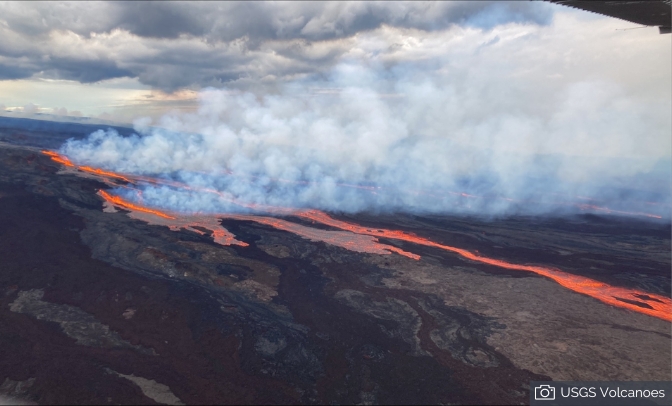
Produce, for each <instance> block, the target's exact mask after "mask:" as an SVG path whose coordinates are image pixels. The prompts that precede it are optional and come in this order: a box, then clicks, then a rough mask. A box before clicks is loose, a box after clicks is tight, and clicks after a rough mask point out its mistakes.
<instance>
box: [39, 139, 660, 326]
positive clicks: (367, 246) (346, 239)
mask: <svg viewBox="0 0 672 406" xmlns="http://www.w3.org/2000/svg"><path fill="white" fill-rule="evenodd" d="M43 153H45V154H46V155H49V156H51V159H53V160H54V161H56V162H59V163H61V164H63V165H66V166H69V167H74V168H77V169H80V170H82V171H84V172H88V173H93V174H96V175H98V176H101V177H103V178H105V177H111V178H113V179H117V180H126V181H129V178H127V177H125V176H122V175H118V174H116V173H112V172H107V171H103V170H98V169H95V168H90V167H81V166H76V165H74V164H73V163H72V162H70V160H69V159H67V158H66V157H63V156H61V155H59V154H57V153H55V152H51V151H43ZM83 168H85V169H83ZM129 182H130V181H129ZM157 182H160V180H157ZM180 187H186V188H189V187H188V186H187V185H180ZM206 191H208V192H210V190H206ZM213 192H215V193H221V192H218V191H213ZM99 193H100V196H102V197H103V198H104V199H105V200H106V201H107V202H108V203H109V204H113V205H116V206H118V207H121V208H124V209H126V210H129V211H131V213H132V214H133V215H134V216H135V218H139V219H142V220H144V221H147V222H150V223H152V224H161V225H165V226H168V227H170V228H171V229H172V230H177V229H180V228H184V229H188V230H192V231H195V232H197V233H200V234H204V233H203V232H202V231H200V230H198V229H196V228H194V227H203V228H206V229H210V230H212V231H213V237H214V238H215V241H216V242H218V243H220V244H222V245H230V244H238V245H241V246H247V243H244V242H240V241H237V240H235V238H234V236H233V235H232V234H231V233H229V232H228V231H227V230H226V229H224V228H223V227H221V225H219V222H218V220H217V219H218V218H232V219H238V220H250V221H255V222H257V223H261V224H266V225H270V226H272V227H275V228H278V229H281V230H285V231H290V232H292V233H296V234H298V235H300V236H302V237H304V238H308V239H310V240H313V241H324V242H327V243H330V244H333V245H337V246H341V247H344V248H347V249H350V250H355V251H360V252H371V253H378V254H389V253H390V252H396V253H398V254H400V255H404V256H406V257H409V258H412V259H416V260H417V259H420V256H419V255H416V254H412V253H409V252H406V251H403V250H401V249H399V248H396V247H391V246H387V245H385V244H381V243H379V242H378V238H379V237H382V238H388V239H395V240H401V241H405V242H409V243H413V244H418V245H424V246H427V247H434V248H438V249H441V250H444V251H449V252H453V253H456V254H458V255H460V256H462V257H464V258H466V259H469V260H471V261H475V262H479V263H483V264H488V265H493V266H497V267H500V268H504V269H511V270H518V271H525V272H532V273H535V274H538V275H541V276H545V277H547V278H550V279H552V280H554V281H555V282H557V283H558V284H560V285H561V286H563V287H565V288H567V289H570V290H572V291H574V292H577V293H581V294H584V295H587V296H590V297H593V298H595V299H597V300H600V301H602V302H604V303H607V304H610V305H613V306H617V307H621V308H625V309H629V310H632V311H636V312H639V313H643V314H647V315H649V316H653V317H657V318H660V319H663V320H667V321H670V322H672V300H671V299H670V298H668V297H664V296H660V295H656V294H652V293H647V292H642V291H639V290H636V289H628V288H621V287H615V286H611V285H608V284H606V283H602V282H598V281H595V280H593V279H590V278H586V277H583V276H578V275H573V274H569V273H566V272H562V271H560V270H557V269H551V268H546V267H541V266H533V265H518V264H513V263H510V262H507V261H503V260H499V259H494V258H489V257H484V256H480V255H476V254H473V253H471V252H470V251H467V250H465V249H461V248H456V247H451V246H448V245H443V244H439V243H436V242H433V241H430V240H428V239H426V238H422V237H419V236H416V235H413V234H410V233H406V232H403V231H396V230H387V229H371V228H366V227H362V226H359V225H356V224H352V223H348V222H344V221H340V220H336V219H334V218H332V217H330V216H328V215H327V214H326V213H324V212H322V211H319V210H303V211H301V210H294V209H285V208H278V209H279V210H278V212H281V213H282V214H292V215H295V216H299V217H303V218H306V219H309V220H312V221H315V222H319V223H322V224H325V225H328V226H331V227H334V228H339V229H341V230H344V231H348V232H350V233H353V234H358V235H366V236H370V237H375V238H373V239H360V238H354V237H352V236H349V235H348V236H346V235H344V234H340V233H339V234H336V233H338V232H334V231H325V230H315V229H311V228H310V227H305V226H300V225H298V224H294V223H291V222H289V221H285V220H280V219H275V218H271V217H261V216H253V215H233V214H217V215H211V216H188V215H181V214H177V213H175V214H173V213H171V214H173V215H170V214H167V213H164V212H162V211H159V210H154V209H150V208H147V207H144V206H139V205H137V204H134V203H131V202H128V201H125V200H123V199H122V198H120V197H118V196H112V195H110V194H109V193H107V192H105V191H102V190H101V191H100V192H99ZM236 204H241V205H244V206H247V207H254V206H250V205H245V204H243V203H240V202H236ZM280 209H281V210H280ZM269 211H274V210H269ZM145 215H151V216H152V217H151V218H147V217H145ZM157 217H158V218H159V219H161V220H157Z"/></svg>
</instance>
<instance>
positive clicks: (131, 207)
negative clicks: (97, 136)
mask: <svg viewBox="0 0 672 406" xmlns="http://www.w3.org/2000/svg"><path fill="white" fill-rule="evenodd" d="M98 194H99V195H100V196H101V197H102V198H103V199H105V201H106V202H107V203H109V204H111V205H114V206H117V207H120V208H122V209H125V210H128V211H130V213H129V216H130V217H131V218H134V219H138V220H142V221H144V222H146V223H148V224H151V225H159V226H166V227H168V228H170V229H171V230H172V231H177V230H180V229H184V230H189V231H193V232H195V233H198V234H201V235H203V234H205V233H204V232H203V231H201V230H199V229H198V228H197V227H199V228H203V229H206V230H210V231H212V239H213V240H214V241H215V242H216V243H217V244H220V245H240V246H242V247H247V246H248V244H247V243H246V242H243V241H238V240H236V236H235V235H233V234H232V233H230V232H229V231H228V230H227V229H225V228H224V227H222V226H221V225H220V224H219V219H218V218H217V217H215V216H189V215H182V214H179V213H170V214H168V213H165V212H162V211H159V210H154V209H148V208H146V207H143V206H139V205H137V204H134V203H131V202H128V201H126V200H124V199H122V198H121V197H119V196H112V195H110V194H109V193H107V192H105V191H103V190H99V191H98ZM105 211H109V210H105Z"/></svg>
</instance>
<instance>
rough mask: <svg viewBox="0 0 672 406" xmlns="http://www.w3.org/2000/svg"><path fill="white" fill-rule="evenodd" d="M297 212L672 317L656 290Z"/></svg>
mask: <svg viewBox="0 0 672 406" xmlns="http://www.w3.org/2000/svg"><path fill="white" fill-rule="evenodd" d="M297 215H298V216H301V217H304V218H307V219H310V220H313V221H317V222H319V223H322V224H326V225H329V226H332V227H335V228H340V229H341V230H347V231H350V232H353V233H357V234H365V235H374V236H378V237H383V238H391V239H396V240H402V241H407V242H411V243H414V244H418V245H424V246H427V247H435V248H439V249H442V250H445V251H450V252H454V253H456V254H458V255H460V256H462V257H464V258H467V259H470V260H472V261H476V262H480V263H483V264H488V265H494V266H497V267H500V268H505V269H513V270H518V271H527V272H533V273H536V274H537V275H541V276H545V277H547V278H550V279H553V280H554V281H556V282H557V283H558V284H560V285H562V286H564V287H566V288H568V289H570V290H573V291H574V292H578V293H582V294H584V295H588V296H590V297H593V298H595V299H598V300H600V301H602V302H604V303H608V304H610V305H613V306H617V307H622V308H625V309H629V310H633V311H636V312H639V313H644V314H648V315H649V316H653V317H657V318H660V319H663V320H667V321H672V299H670V298H669V297H665V296H660V295H656V294H652V293H646V292H642V291H639V290H636V289H628V288H620V287H615V286H610V285H608V284H606V283H602V282H598V281H595V280H593V279H590V278H586V277H583V276H578V275H573V274H569V273H566V272H562V271H560V270H557V269H551V268H546V267H541V266H532V265H518V264H513V263H510V262H507V261H502V260H499V259H494V258H488V257H483V256H480V255H476V254H473V253H472V252H469V251H467V250H464V249H461V248H456V247H451V246H449V245H443V244H439V243H435V242H433V241H430V240H428V239H426V238H422V237H418V236H416V235H413V234H410V233H405V232H403V231H394V230H386V229H375V230H372V229H370V228H366V227H362V226H359V225H356V224H352V223H348V222H345V221H340V220H336V219H334V218H331V217H329V216H328V215H327V214H326V213H324V212H321V211H319V210H308V211H303V212H299V213H297ZM642 297H648V298H650V299H642ZM619 299H620V300H619ZM623 300H627V301H630V302H633V301H634V302H637V303H640V304H642V305H645V306H649V307H651V308H646V307H642V306H638V305H636V304H633V303H629V302H627V301H623Z"/></svg>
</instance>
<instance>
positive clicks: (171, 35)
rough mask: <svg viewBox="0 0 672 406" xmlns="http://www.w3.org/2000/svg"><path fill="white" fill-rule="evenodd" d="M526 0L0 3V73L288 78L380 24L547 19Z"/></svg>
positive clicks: (204, 80)
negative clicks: (466, 0) (456, 0)
mask: <svg viewBox="0 0 672 406" xmlns="http://www.w3.org/2000/svg"><path fill="white" fill-rule="evenodd" d="M551 7H552V6H550V5H548V4H545V3H541V2H534V3H523V2H506V3H504V2H305V1H301V2H277V3H271V2H221V3H220V2H173V1H168V2H130V1H128V2H126V1H125V2H4V3H0V36H1V37H2V38H3V40H2V41H1V42H0V79H19V78H28V77H34V76H37V77H42V78H51V79H66V80H75V81H79V82H82V83H91V82H97V81H101V80H105V79H111V78H118V77H125V76H128V77H138V78H139V80H140V82H141V83H143V84H147V85H151V86H153V87H156V88H160V89H162V90H165V91H168V92H171V91H174V90H176V89H178V88H181V87H188V86H191V87H201V86H212V85H214V86H221V85H225V84H227V83H230V82H232V81H237V80H241V79H242V80H258V79H262V78H267V79H272V80H277V79H280V80H282V79H293V78H295V77H296V76H297V75H305V74H310V73H315V72H320V71H323V70H325V69H328V68H329V67H331V66H333V65H334V64H335V63H337V61H338V59H339V58H340V57H342V55H343V54H344V53H346V52H347V50H348V49H349V45H350V41H348V39H351V38H352V37H354V36H356V35H358V34H360V33H363V32H367V31H370V30H373V29H376V28H379V27H381V26H383V25H385V26H389V27H397V28H409V29H415V30H420V31H424V32H432V31H437V30H444V29H446V28H449V27H451V26H454V25H461V26H465V27H476V28H480V29H485V30H488V29H491V28H493V27H495V26H497V25H500V24H506V23H512V22H518V23H530V24H549V23H550V21H551V18H552V10H551Z"/></svg>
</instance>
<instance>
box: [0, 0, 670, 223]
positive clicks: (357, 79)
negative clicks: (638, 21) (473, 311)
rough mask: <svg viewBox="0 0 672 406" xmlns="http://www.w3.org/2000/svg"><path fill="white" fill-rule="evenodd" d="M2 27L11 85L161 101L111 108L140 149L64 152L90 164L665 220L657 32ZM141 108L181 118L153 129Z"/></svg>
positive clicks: (666, 174)
mask: <svg viewBox="0 0 672 406" xmlns="http://www.w3.org/2000/svg"><path fill="white" fill-rule="evenodd" d="M0 16H2V17H0V19H1V21H0V35H3V36H4V38H6V39H7V40H5V41H2V42H0V78H2V77H4V78H5V79H7V80H10V79H16V78H21V77H24V78H31V79H30V80H31V81H33V82H39V81H43V82H44V81H45V80H49V81H48V82H44V83H49V86H54V88H57V87H58V86H61V85H58V83H61V81H59V80H69V82H63V83H68V85H67V86H68V87H67V89H72V91H70V90H69V91H68V94H67V95H65V96H64V99H65V100H67V98H68V97H69V98H70V100H74V99H78V100H79V99H84V98H85V97H87V95H88V94H89V92H88V90H87V89H97V88H96V87H95V86H98V85H90V84H88V83H95V82H98V81H102V82H101V83H103V84H106V83H107V84H109V83H122V82H123V81H131V82H133V81H135V82H137V83H139V84H141V85H144V86H149V87H150V88H151V89H153V90H155V91H156V92H155V93H151V94H147V93H142V91H140V90H138V91H136V92H135V93H134V95H133V96H132V97H131V98H127V99H126V100H122V101H120V102H116V103H117V104H121V105H125V107H126V108H127V110H128V111H130V112H131V113H132V114H135V116H134V118H138V120H136V130H137V132H138V134H139V135H140V136H139V137H137V138H131V139H124V138H121V137H118V136H116V135H115V134H114V133H111V132H104V131H103V132H99V133H96V134H95V135H93V136H91V137H90V138H89V139H88V140H84V141H77V142H71V143H69V144H68V145H66V146H64V148H63V150H62V151H63V152H65V153H66V154H68V156H70V157H71V158H72V159H73V160H75V161H76V162H79V163H82V164H90V165H95V166H101V167H104V168H108V169H113V170H118V171H126V172H133V173H143V174H161V173H163V174H166V173H170V176H173V177H177V178H179V179H181V180H183V181H186V182H188V183H190V184H192V185H194V186H197V185H200V186H207V187H210V188H217V189H220V190H226V191H227V192H228V193H232V194H233V195H235V197H237V198H240V199H243V200H245V201H247V202H256V203H264V204H277V205H283V206H299V207H319V208H324V209H330V210H345V211H359V210H368V209H373V210H417V211H435V212H445V211H452V212H469V213H479V214H491V215H499V214H509V213H514V212H515V213H521V212H522V213H540V212H548V211H556V212H557V211H560V212H563V211H567V210H569V211H572V210H574V211H576V210H579V209H578V208H577V207H578V206H576V204H575V203H577V202H578V201H580V199H579V198H578V197H577V196H584V197H585V196H589V197H593V198H596V199H598V200H599V201H600V204H606V205H609V206H610V207H612V208H617V209H620V210H628V211H637V212H640V211H644V210H645V209H646V210H649V209H651V207H653V209H651V210H654V211H655V212H656V213H657V214H659V215H663V216H664V217H666V218H669V215H670V210H669V204H670V165H672V163H671V162H670V156H671V155H672V153H671V149H672V145H670V144H671V140H670V137H669V134H670V133H671V132H672V117H671V114H670V111H671V110H672V79H671V75H670V70H671V69H672V66H671V64H672V63H671V60H672V50H671V49H672V47H670V45H671V44H670V36H661V35H659V34H658V33H657V30H655V29H651V30H648V29H641V30H631V31H618V30H622V29H623V28H633V27H632V24H630V23H625V22H623V21H620V20H616V19H611V18H607V17H602V16H598V15H595V14H591V13H585V12H580V11H576V10H572V9H569V8H565V7H562V6H558V5H552V4H548V3H543V2H493V3H486V2H459V3H458V2H429V3H420V2H409V3H392V2H385V3H382V2H381V3H377V2H366V3H365V2H355V3H344V2H338V3H326V2H310V3H309V2H296V3H289V2H278V3H261V2H250V3H234V2H224V3H215V2H204V3H187V2H161V3H159V2H153V3H137V2H120V3H84V2H81V3H79V2H78V3H52V2H47V3H3V4H2V5H0ZM647 30H648V31H647ZM653 31H655V32H653ZM2 75H4V76H2ZM126 77H127V78H130V79H120V78H126ZM54 80H55V81H54ZM19 82H20V81H16V80H15V81H13V82H11V83H19ZM1 83H2V82H0V85H1ZM6 83H9V82H6ZM21 83H23V82H21ZM73 83H74V84H73ZM79 83H81V84H80V85H76V84H79ZM64 86H65V85H62V86H61V88H64ZM77 86H80V88H78V87H77ZM40 88H41V89H44V88H46V87H45V86H42V87H40ZM77 89H81V94H79V95H78V94H77V93H78V90H77ZM189 89H191V90H189ZM117 90H120V89H107V90H106V92H107V93H106V94H113V93H114V92H116V91H117ZM193 90H195V91H196V92H194V91H193ZM92 94H93V93H92ZM97 94H103V93H97ZM114 94H117V93H114ZM94 99H95V98H94ZM0 102H2V103H4V104H5V105H9V103H8V102H5V101H4V100H0ZM91 102H95V100H92V101H91ZM87 103H89V102H87ZM143 103H145V104H143ZM189 103H191V105H190V106H191V107H189V106H187V107H189V108H184V107H185V105H186V104H189ZM36 104H40V103H39V102H37V103H34V102H33V101H31V102H30V103H28V102H26V103H24V107H23V108H22V111H23V112H28V110H30V111H38V110H39V109H41V108H42V107H43V106H37V105H36ZM146 105H153V106H164V107H170V106H175V107H176V111H173V112H170V113H169V114H163V115H154V114H152V116H154V120H153V121H152V119H151V118H141V117H139V116H140V115H144V113H142V114H141V113H139V112H141V111H142V109H138V107H142V106H146ZM177 106H180V108H177ZM50 107H52V110H50V111H53V112H54V113H56V114H69V113H68V112H67V111H66V110H61V109H60V108H61V107H66V108H67V109H69V110H68V111H73V110H75V111H78V110H79V109H82V110H84V108H82V107H79V105H77V106H76V108H74V107H72V106H70V105H68V104H67V103H64V104H62V105H61V104H59V105H54V106H50ZM55 107H59V109H55ZM40 111H42V110H40ZM152 125H154V126H155V127H152ZM156 127H160V128H161V129H157V128H156ZM185 134H192V135H188V136H187V135H185ZM222 171H231V172H233V173H235V174H236V176H233V177H222V176H221V175H222V173H224V172H222ZM250 179H255V180H253V181H251V180H250ZM345 184H348V185H377V186H380V187H381V189H380V190H378V192H377V193H371V191H370V190H368V189H361V188H352V187H349V186H343V185H345ZM120 192H121V191H120ZM145 192H146V193H145V195H144V196H145V199H147V200H146V203H152V204H156V205H164V206H165V205H168V206H169V207H171V208H175V209H182V210H214V211H217V210H230V209H231V207H228V206H226V205H224V206H222V204H223V203H222V202H221V201H217V200H216V199H215V200H213V198H212V196H209V195H207V194H206V195H197V196H194V195H193V194H184V193H178V192H176V191H174V190H168V189H160V188H159V189H155V188H154V189H153V188H151V187H148V188H147V189H146V190H145ZM461 192H466V193H469V194H474V195H480V196H490V197H489V198H487V199H480V200H478V199H477V200H468V199H467V200H464V197H463V196H459V193H461ZM426 193H430V194H431V195H433V196H434V197H431V198H428V197H427V196H429V195H428V194H426ZM454 193H458V195H455V194H454ZM437 196H439V197H437ZM558 196H561V198H560V197H558ZM132 197H133V196H129V198H132ZM510 199H513V200H510ZM562 199H568V202H569V203H568V204H567V205H557V204H555V205H554V204H550V203H549V202H557V201H558V200H562ZM577 199H579V200H577ZM528 202H534V203H529V204H528ZM651 202H653V203H655V204H656V206H655V207H654V206H650V205H649V203H651ZM583 203H585V201H583ZM647 205H649V206H647Z"/></svg>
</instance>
